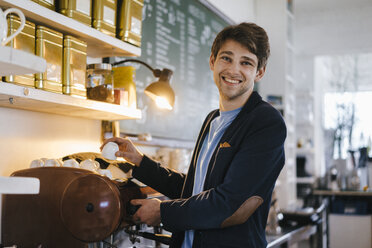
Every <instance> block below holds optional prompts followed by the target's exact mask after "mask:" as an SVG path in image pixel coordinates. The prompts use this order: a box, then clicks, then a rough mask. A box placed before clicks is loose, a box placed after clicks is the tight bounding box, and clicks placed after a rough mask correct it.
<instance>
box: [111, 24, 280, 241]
mask: <svg viewBox="0 0 372 248" xmlns="http://www.w3.org/2000/svg"><path fill="white" fill-rule="evenodd" d="M269 53H270V48H269V42H268V37H267V35H266V32H265V31H264V30H263V29H262V28H261V27H259V26H257V25H256V24H253V23H241V24H239V25H235V26H229V27H226V28H225V29H224V30H222V31H221V32H220V33H219V34H218V35H217V37H216V39H215V41H214V43H213V45H212V52H211V56H210V61H209V64H210V69H211V70H212V72H213V79H214V82H215V84H216V86H217V88H218V90H219V109H218V110H214V111H212V112H211V113H210V114H209V115H208V116H207V117H206V119H205V121H204V123H203V126H202V128H201V131H200V133H199V137H198V139H197V143H196V146H195V149H194V153H193V156H192V160H191V164H190V167H189V170H188V173H187V175H185V174H181V173H177V172H175V171H172V170H169V169H167V168H165V167H162V166H161V165H160V164H159V163H157V162H155V161H153V160H151V159H150V158H148V157H147V156H146V155H143V154H142V153H141V152H140V151H138V150H137V149H136V148H135V147H134V145H133V144H132V143H131V142H130V141H129V139H127V138H112V139H109V140H107V141H105V143H107V142H109V141H114V142H116V143H118V144H119V147H120V150H119V151H118V152H117V153H116V155H117V156H121V157H124V158H125V159H126V160H128V161H130V162H132V163H133V164H134V165H135V166H134V168H133V173H132V175H133V177H135V178H136V179H138V180H140V181H142V182H143V183H145V184H147V185H149V186H150V187H153V188H154V189H156V190H157V191H159V192H161V193H162V194H164V195H166V196H167V197H169V198H170V199H171V200H167V201H163V202H161V201H159V200H157V199H143V200H141V199H138V200H132V204H135V205H141V207H140V208H139V209H138V211H137V212H136V214H135V216H134V218H136V219H138V220H140V221H142V222H144V223H147V224H149V225H158V224H159V223H160V222H162V223H163V225H164V227H165V228H166V229H168V230H170V231H172V233H173V234H172V244H171V247H184V248H191V247H260V248H261V247H266V245H267V242H266V238H265V226H266V221H267V215H268V211H269V207H270V200H271V194H272V191H273V188H274V184H275V181H276V179H277V177H278V175H279V173H280V171H281V169H282V167H283V165H284V147H283V146H284V140H285V137H286V127H285V124H284V121H283V119H282V117H281V115H280V114H279V112H278V111H277V110H276V109H274V108H273V107H272V106H271V105H269V104H268V103H266V102H265V101H263V100H262V99H261V97H260V96H259V95H258V93H257V92H254V91H253V86H254V83H255V82H258V81H259V80H260V79H261V78H262V77H263V75H264V74H265V70H266V62H267V59H268V57H269ZM272 83H275V82H272Z"/></svg>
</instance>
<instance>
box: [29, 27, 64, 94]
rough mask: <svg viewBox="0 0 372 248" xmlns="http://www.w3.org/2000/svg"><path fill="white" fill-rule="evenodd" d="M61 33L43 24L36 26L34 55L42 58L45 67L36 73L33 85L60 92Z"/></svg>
mask: <svg viewBox="0 0 372 248" xmlns="http://www.w3.org/2000/svg"><path fill="white" fill-rule="evenodd" d="M62 46H63V35H62V34H61V33H59V32H57V31H54V30H51V29H49V28H46V27H44V26H37V27H36V55H38V56H40V57H42V58H44V59H45V60H46V62H47V69H46V71H45V72H44V73H36V77H35V87H36V88H38V89H43V90H47V91H52V92H57V93H62V55H63V47H62Z"/></svg>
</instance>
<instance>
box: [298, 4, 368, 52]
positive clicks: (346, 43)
mask: <svg viewBox="0 0 372 248" xmlns="http://www.w3.org/2000/svg"><path fill="white" fill-rule="evenodd" d="M294 13H295V29H294V30H295V32H294V34H295V47H296V50H297V54H308V55H329V54H348V53H368V52H372V1H371V0H294Z"/></svg>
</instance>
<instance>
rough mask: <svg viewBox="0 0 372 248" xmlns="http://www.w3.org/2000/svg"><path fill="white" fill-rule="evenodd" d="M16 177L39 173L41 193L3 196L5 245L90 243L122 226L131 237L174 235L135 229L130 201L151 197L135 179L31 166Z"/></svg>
mask: <svg viewBox="0 0 372 248" xmlns="http://www.w3.org/2000/svg"><path fill="white" fill-rule="evenodd" d="M12 176H17V177H34V178H38V179H39V180H40V193H39V194H37V195H22V194H21V195H3V199H2V228H1V229H2V233H1V237H2V245H3V246H5V247H7V246H16V247H22V248H23V247H26V248H27V247H30V248H31V247H32V248H34V247H39V248H43V247H53V248H59V247H61V248H62V247H63V248H66V247H73V248H74V247H76V248H88V247H91V246H90V245H91V244H92V243H94V242H100V241H102V240H105V239H106V240H107V238H108V237H110V235H112V233H114V232H116V231H118V230H126V231H127V233H129V234H128V235H131V237H132V238H133V237H134V238H135V237H136V236H143V237H145V238H147V239H152V240H158V241H160V242H162V241H164V242H165V243H167V242H168V244H169V240H170V239H169V237H165V239H164V237H162V235H157V234H153V233H147V232H141V231H140V230H137V229H136V228H135V227H136V226H138V223H136V222H135V221H133V219H132V216H133V214H134V212H135V211H136V206H133V205H131V204H130V200H132V199H139V198H142V199H143V198H146V197H147V193H148V192H150V191H149V189H148V187H141V186H139V185H138V184H136V183H134V182H133V181H132V180H131V179H124V180H111V179H109V178H108V177H105V176H102V175H98V174H96V173H94V172H92V171H88V170H84V169H78V168H67V167H39V168H29V169H24V170H19V171H16V172H14V173H13V174H12ZM159 239H160V240H159ZM105 247H114V246H105Z"/></svg>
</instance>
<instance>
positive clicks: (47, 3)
mask: <svg viewBox="0 0 372 248" xmlns="http://www.w3.org/2000/svg"><path fill="white" fill-rule="evenodd" d="M37 2H38V3H39V4H40V5H42V6H44V7H47V8H48V9H51V10H55V9H56V3H55V0H38V1H37Z"/></svg>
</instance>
